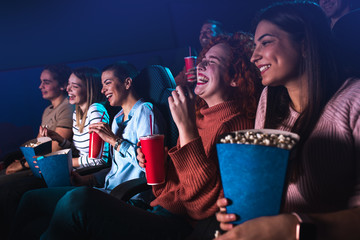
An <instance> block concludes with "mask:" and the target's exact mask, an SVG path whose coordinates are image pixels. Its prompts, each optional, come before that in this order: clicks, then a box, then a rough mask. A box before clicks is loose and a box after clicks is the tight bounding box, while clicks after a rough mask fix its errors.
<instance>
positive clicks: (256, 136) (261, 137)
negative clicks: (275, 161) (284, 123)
mask: <svg viewBox="0 0 360 240" xmlns="http://www.w3.org/2000/svg"><path fill="white" fill-rule="evenodd" d="M220 142H221V143H237V144H256V145H265V146H272V147H278V148H283V149H292V148H293V146H294V145H295V144H296V143H297V139H294V138H292V137H291V136H286V135H284V134H274V133H272V134H268V133H262V132H256V133H254V132H252V131H246V132H242V131H240V132H235V133H230V134H228V135H226V136H225V137H224V138H222V139H220Z"/></svg>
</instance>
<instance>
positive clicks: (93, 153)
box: [89, 132, 104, 158]
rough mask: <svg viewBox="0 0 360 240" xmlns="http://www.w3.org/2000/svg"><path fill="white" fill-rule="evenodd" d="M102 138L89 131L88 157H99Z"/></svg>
mask: <svg viewBox="0 0 360 240" xmlns="http://www.w3.org/2000/svg"><path fill="white" fill-rule="evenodd" d="M103 148H104V140H102V138H101V137H100V136H99V134H97V133H96V132H92V133H90V144H89V158H101V157H102V156H101V155H102V152H103Z"/></svg>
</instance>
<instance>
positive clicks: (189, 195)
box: [41, 33, 260, 239]
mask: <svg viewBox="0 0 360 240" xmlns="http://www.w3.org/2000/svg"><path fill="white" fill-rule="evenodd" d="M252 46H253V45H252V39H251V37H250V36H249V35H247V34H244V33H236V34H234V35H233V36H231V37H230V36H225V37H219V38H216V39H214V41H213V42H212V43H211V46H209V47H208V48H207V50H204V51H206V53H205V54H204V58H203V59H202V61H201V63H199V64H198V66H197V84H196V87H195V89H194V92H193V91H192V90H190V89H189V88H187V87H182V86H178V87H177V88H176V90H175V91H173V92H172V96H170V97H169V99H168V100H169V106H170V110H171V113H172V116H173V119H174V122H175V123H176V126H177V127H178V130H179V139H178V143H177V145H176V146H175V147H173V148H172V149H170V150H169V153H168V154H169V156H170V161H168V163H167V168H166V181H165V183H163V184H160V185H154V186H153V193H154V195H155V197H156V198H155V200H154V201H152V202H151V206H152V209H151V210H143V209H140V208H138V207H135V206H131V205H130V204H127V203H125V202H122V201H119V200H118V199H116V198H115V197H113V196H111V195H108V194H104V193H103V192H101V191H98V190H96V189H91V188H77V189H75V190H73V191H71V192H68V193H67V194H66V195H65V196H64V197H63V198H62V199H61V200H60V201H59V202H58V204H57V206H56V209H55V212H54V214H53V217H52V219H51V221H50V224H49V228H48V229H47V231H46V232H45V233H44V234H43V235H42V236H41V239H115V238H116V239H118V238H119V239H184V238H185V237H186V236H189V235H190V233H191V232H192V231H193V227H194V226H196V225H197V224H198V223H199V221H201V220H204V219H208V218H209V217H212V216H214V214H215V213H216V212H217V211H218V207H217V206H216V201H217V200H218V199H219V198H220V197H223V190H222V186H221V180H220V174H219V170H218V160H217V153H216V148H215V145H216V142H217V141H218V140H219V137H220V135H221V134H223V133H225V132H231V131H236V130H240V129H248V128H253V127H254V116H255V111H256V99H257V96H258V90H260V89H258V87H257V86H258V84H260V79H259V77H258V76H259V75H258V72H257V70H256V68H255V67H254V66H253V65H252V63H250V55H251V49H252ZM252 71H253V73H252ZM194 93H195V94H196V95H197V96H198V97H199V98H201V99H202V101H203V104H202V106H201V107H200V105H198V113H199V114H198V115H196V114H195V98H196V97H195V94H194ZM137 159H138V160H139V165H140V167H145V157H144V154H143V153H142V151H141V148H138V150H137ZM197 229H199V228H197ZM213 236H214V232H212V233H211V236H209V237H207V239H209V238H210V239H211V238H212V237H213ZM202 237H203V236H202ZM196 238H197V237H196ZM205 238H206V237H205ZM197 239H199V238H197ZM203 239H204V238H203Z"/></svg>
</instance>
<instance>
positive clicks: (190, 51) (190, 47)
mask: <svg viewBox="0 0 360 240" xmlns="http://www.w3.org/2000/svg"><path fill="white" fill-rule="evenodd" d="M189 56H191V46H189Z"/></svg>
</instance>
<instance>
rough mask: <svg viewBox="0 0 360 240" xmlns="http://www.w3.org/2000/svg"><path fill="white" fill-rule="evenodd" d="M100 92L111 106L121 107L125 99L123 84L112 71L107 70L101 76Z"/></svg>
mask: <svg viewBox="0 0 360 240" xmlns="http://www.w3.org/2000/svg"><path fill="white" fill-rule="evenodd" d="M101 83H102V86H103V87H102V90H101V92H102V93H103V94H104V95H105V97H106V98H107V100H108V101H109V103H110V105H111V106H122V105H123V104H124V103H125V99H126V94H127V93H126V87H125V84H124V83H122V82H121V81H120V79H118V78H117V77H116V76H115V75H114V71H112V70H108V71H104V72H103V73H102V74H101Z"/></svg>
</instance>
